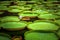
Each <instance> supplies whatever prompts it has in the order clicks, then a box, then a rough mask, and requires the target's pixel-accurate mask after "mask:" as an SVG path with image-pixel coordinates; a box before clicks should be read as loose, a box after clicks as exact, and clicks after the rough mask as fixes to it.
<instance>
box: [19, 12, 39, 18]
mask: <svg viewBox="0 0 60 40" xmlns="http://www.w3.org/2000/svg"><path fill="white" fill-rule="evenodd" d="M19 16H22V17H26V16H28V17H36V16H38V14H37V13H32V12H31V11H26V12H24V13H22V14H19Z"/></svg>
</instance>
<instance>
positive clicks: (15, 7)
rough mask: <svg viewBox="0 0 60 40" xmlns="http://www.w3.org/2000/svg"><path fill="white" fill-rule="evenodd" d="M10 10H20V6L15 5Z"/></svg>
mask: <svg viewBox="0 0 60 40" xmlns="http://www.w3.org/2000/svg"><path fill="white" fill-rule="evenodd" d="M9 8H10V9H20V6H16V5H14V6H9Z"/></svg>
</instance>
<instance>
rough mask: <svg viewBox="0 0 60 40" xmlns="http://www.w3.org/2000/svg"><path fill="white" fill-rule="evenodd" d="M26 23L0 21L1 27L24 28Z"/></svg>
mask: <svg viewBox="0 0 60 40" xmlns="http://www.w3.org/2000/svg"><path fill="white" fill-rule="evenodd" d="M26 25H27V24H26V23H23V22H5V23H2V24H1V26H2V27H3V28H7V29H8V28H12V29H14V28H25V26H26Z"/></svg>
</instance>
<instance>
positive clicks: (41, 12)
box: [34, 10, 49, 14]
mask: <svg viewBox="0 0 60 40" xmlns="http://www.w3.org/2000/svg"><path fill="white" fill-rule="evenodd" d="M34 12H35V13H38V14H47V13H49V12H48V11H45V10H35V11H34Z"/></svg>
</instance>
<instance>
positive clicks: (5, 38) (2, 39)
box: [0, 33, 11, 40]
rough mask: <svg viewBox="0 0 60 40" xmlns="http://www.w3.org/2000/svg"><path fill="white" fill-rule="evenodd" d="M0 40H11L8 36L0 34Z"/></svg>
mask: <svg viewBox="0 0 60 40" xmlns="http://www.w3.org/2000/svg"><path fill="white" fill-rule="evenodd" d="M0 40H11V39H10V36H9V35H7V34H4V33H0Z"/></svg>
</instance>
